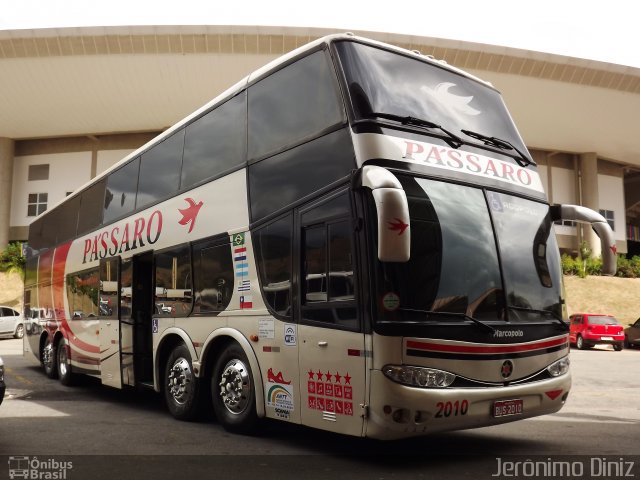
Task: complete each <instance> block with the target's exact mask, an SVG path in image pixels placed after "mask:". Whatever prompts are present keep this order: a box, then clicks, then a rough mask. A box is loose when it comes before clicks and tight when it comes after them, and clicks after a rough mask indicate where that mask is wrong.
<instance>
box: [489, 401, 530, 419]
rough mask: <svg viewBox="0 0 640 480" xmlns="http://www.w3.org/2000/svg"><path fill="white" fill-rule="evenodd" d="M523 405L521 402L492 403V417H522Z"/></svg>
mask: <svg viewBox="0 0 640 480" xmlns="http://www.w3.org/2000/svg"><path fill="white" fill-rule="evenodd" d="M523 412H524V405H523V403H522V400H520V399H517V400H498V401H497V402H494V403H493V416H494V417H507V416H509V415H522V413H523Z"/></svg>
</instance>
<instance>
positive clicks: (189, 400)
mask: <svg viewBox="0 0 640 480" xmlns="http://www.w3.org/2000/svg"><path fill="white" fill-rule="evenodd" d="M163 378H164V382H163V383H164V388H163V390H164V400H165V403H166V404H167V408H168V409H169V412H170V413H171V415H173V416H174V417H175V418H177V419H178V420H193V419H194V418H195V417H196V415H197V413H198V403H199V402H198V399H199V397H200V396H199V394H198V386H199V383H198V379H197V378H196V376H195V374H194V372H193V364H192V362H191V354H190V353H189V349H188V348H187V346H186V345H184V344H179V345H177V346H176V347H175V348H174V349H173V351H172V352H171V354H170V355H169V358H168V359H167V363H166V365H165V369H164V377H163Z"/></svg>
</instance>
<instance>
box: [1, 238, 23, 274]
mask: <svg viewBox="0 0 640 480" xmlns="http://www.w3.org/2000/svg"><path fill="white" fill-rule="evenodd" d="M24 265H25V258H24V256H23V255H22V244H21V243H20V242H13V243H10V244H9V245H7V248H5V249H4V251H2V252H0V272H6V273H11V272H16V273H24Z"/></svg>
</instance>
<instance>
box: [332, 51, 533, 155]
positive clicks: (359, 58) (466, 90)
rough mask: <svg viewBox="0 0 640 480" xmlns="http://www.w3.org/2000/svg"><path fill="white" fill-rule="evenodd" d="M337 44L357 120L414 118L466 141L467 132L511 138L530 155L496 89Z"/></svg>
mask: <svg viewBox="0 0 640 480" xmlns="http://www.w3.org/2000/svg"><path fill="white" fill-rule="evenodd" d="M335 45H336V50H337V52H338V54H339V56H340V63H341V64H342V67H343V69H344V73H345V77H346V82H347V85H348V88H349V94H350V96H351V100H352V103H353V109H354V113H355V115H356V117H357V118H362V117H364V118H367V117H371V116H372V115H373V114H381V113H382V114H385V113H386V114H391V115H395V116H398V117H408V116H413V117H418V118H422V119H425V120H429V121H430V122H434V123H436V124H438V125H442V127H444V128H445V129H447V130H449V131H450V132H453V133H454V134H456V135H459V136H461V137H463V138H464V139H466V140H472V139H471V138H470V137H468V136H466V135H465V134H464V133H462V130H463V129H466V130H472V131H476V132H481V133H484V134H486V135H489V136H495V137H498V138H501V139H504V140H507V141H509V142H510V143H511V144H512V145H514V146H516V147H517V148H518V149H519V150H520V151H522V152H525V153H526V152H527V149H526V147H525V145H524V144H523V142H522V139H521V138H520V135H519V134H518V132H517V130H516V128H515V125H514V124H513V121H512V120H511V116H510V115H509V112H508V111H507V109H506V107H505V105H504V102H503V101H502V97H501V96H500V94H499V93H498V92H497V91H495V90H494V89H492V88H490V87H487V86H486V85H485V84H483V83H481V82H478V81H476V80H473V79H470V78H467V77H465V76H463V75H460V74H458V73H455V72H451V71H449V70H447V69H444V68H440V67H437V66H434V65H433V64H431V63H430V62H428V61H426V60H421V59H419V58H415V57H409V56H405V55H401V54H398V53H396V52H391V51H388V50H384V49H382V48H376V47H372V46H368V45H363V44H360V43H356V42H338V43H336V44H335Z"/></svg>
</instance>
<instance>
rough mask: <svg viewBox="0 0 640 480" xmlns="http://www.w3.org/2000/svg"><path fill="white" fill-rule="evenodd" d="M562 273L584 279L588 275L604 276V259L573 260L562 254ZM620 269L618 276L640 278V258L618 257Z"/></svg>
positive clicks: (578, 258)
mask: <svg viewBox="0 0 640 480" xmlns="http://www.w3.org/2000/svg"><path fill="white" fill-rule="evenodd" d="M561 263H562V273H563V274H565V275H573V276H578V277H580V278H584V277H586V276H587V275H602V258H600V257H598V258H593V257H587V258H586V259H582V258H580V257H577V258H573V257H572V256H570V255H567V254H566V253H564V254H562V258H561ZM617 263H618V269H617V273H616V276H617V277H622V278H640V256H634V257H633V258H627V257H625V256H624V255H618V262H617Z"/></svg>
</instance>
